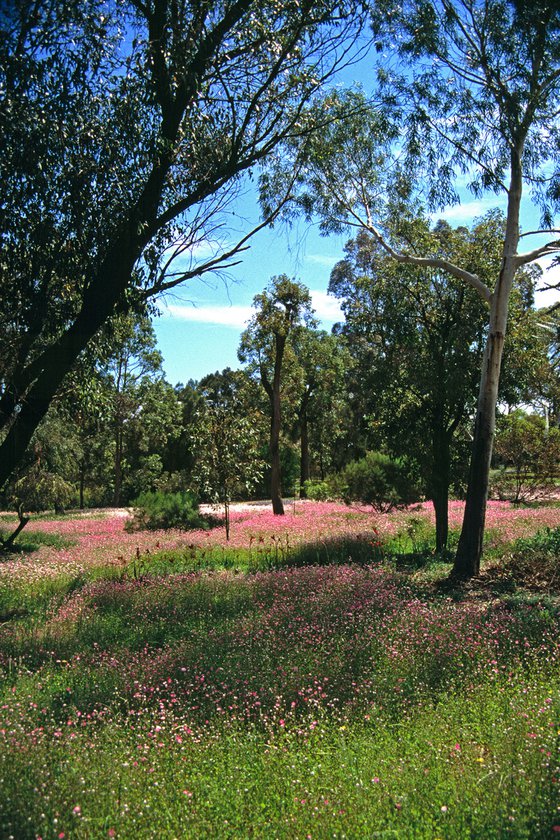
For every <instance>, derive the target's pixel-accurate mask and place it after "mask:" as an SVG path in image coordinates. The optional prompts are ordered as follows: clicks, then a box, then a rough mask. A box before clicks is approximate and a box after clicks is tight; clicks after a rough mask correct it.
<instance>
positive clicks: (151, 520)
mask: <svg viewBox="0 0 560 840" xmlns="http://www.w3.org/2000/svg"><path fill="white" fill-rule="evenodd" d="M132 507H133V508H134V515H133V518H132V520H129V522H128V523H127V526H126V528H127V530H128V531H138V530H145V529H146V530H149V531H157V530H159V529H160V528H182V529H185V530H188V529H192V528H207V527H208V526H209V520H208V518H207V517H204V516H202V514H201V513H200V512H199V510H198V500H197V499H196V498H195V496H194V495H193V494H192V493H189V492H187V491H181V492H178V493H162V492H161V491H159V492H151V491H150V492H145V493H141V494H140V495H139V496H138V498H136V499H135V500H134V501H133V502H132Z"/></svg>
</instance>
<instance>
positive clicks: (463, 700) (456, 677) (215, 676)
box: [0, 503, 560, 840]
mask: <svg viewBox="0 0 560 840" xmlns="http://www.w3.org/2000/svg"><path fill="white" fill-rule="evenodd" d="M453 517H455V519H454V518H453ZM459 518H460V508H459V506H455V507H454V508H453V511H452V521H453V522H454V523H455V524H457V523H458V521H459ZM455 520H456V521H455ZM489 525H490V528H489V539H488V560H487V563H486V566H485V570H484V573H483V575H482V577H481V580H480V581H478V582H477V583H475V584H473V585H470V586H466V587H463V588H459V589H458V588H449V586H448V585H447V584H446V582H445V579H446V576H447V573H448V571H449V566H448V564H446V563H444V562H442V561H441V559H440V558H436V557H434V556H433V554H432V552H431V550H430V543H431V541H432V540H433V516H432V513H431V510H430V509H429V508H427V507H422V508H419V509H417V510H415V511H412V512H408V513H406V514H397V515H395V516H392V517H389V516H385V517H376V518H372V516H371V514H369V513H364V512H359V511H352V510H348V509H346V508H343V507H341V506H338V505H321V504H310V503H308V504H306V505H301V506H300V507H299V508H296V510H295V512H294V511H291V512H290V514H289V515H288V516H286V517H285V518H284V519H283V520H281V519H280V518H276V519H272V517H270V515H269V514H268V512H267V511H262V510H261V511H259V510H255V511H240V512H238V513H236V515H235V521H234V523H233V532H232V537H233V538H232V540H231V541H230V543H229V544H227V543H226V542H225V540H224V537H223V534H222V532H221V531H219V530H216V531H212V532H201V533H189V534H180V533H177V532H175V533H167V534H165V533H161V532H160V533H157V534H149V535H147V534H146V535H145V534H126V533H125V532H124V530H123V519H122V517H120V518H119V517H117V516H114V515H112V516H106V517H102V518H93V517H89V518H88V517H78V518H69V519H67V520H65V521H50V520H47V519H44V520H41V521H40V522H37V523H34V524H33V525H32V526H30V527H31V528H35V529H36V530H37V531H38V532H40V533H42V534H43V535H45V534H55V535H57V537H59V538H61V539H62V540H63V543H62V545H60V544H54V545H53V544H46V543H48V542H49V541H48V540H47V541H46V542H45V541H43V542H40V543H39V544H38V545H37V546H36V551H34V552H33V553H28V551H27V550H26V552H25V553H23V554H21V555H19V556H13V557H11V558H9V559H7V560H5V561H4V562H3V563H2V564H0V620H1V621H2V624H1V625H0V836H1V837H2V838H9V837H13V838H15V840H26V838H38V837H40V838H43V840H47V838H49V840H50V838H59V840H63V838H76V839H77V840H81V838H105V837H120V838H170V839H171V838H193V840H194V838H197V839H198V838H206V837H207V838H342V837H347V838H373V837H389V838H391V837H402V838H481V840H482V838H502V837H513V838H531V839H532V838H549V837H554V836H559V837H560V811H559V810H558V806H559V797H558V779H559V776H560V766H559V763H560V759H559V751H558V746H559V743H560V691H559V689H560V668H559V665H560V642H559V639H560V635H559V633H558V631H559V624H560V614H559V608H558V595H557V591H558V580H557V572H558V553H559V551H558V548H559V545H560V537H559V536H558V532H557V531H556V530H555V529H556V528H557V527H558V526H559V525H560V510H559V509H557V508H556V509H555V508H527V509H517V510H516V509H513V508H510V507H509V506H507V505H493V506H491V509H490V511H489ZM547 529H548V530H547ZM535 533H537V534H538V535H537V537H534V536H533V535H534V534H535ZM28 539H29V537H28ZM516 540H517V541H516ZM526 584H528V586H527V585H526Z"/></svg>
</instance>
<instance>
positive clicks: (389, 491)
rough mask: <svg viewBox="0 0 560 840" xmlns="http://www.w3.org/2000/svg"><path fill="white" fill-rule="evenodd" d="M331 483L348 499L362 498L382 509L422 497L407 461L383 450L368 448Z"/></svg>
mask: <svg viewBox="0 0 560 840" xmlns="http://www.w3.org/2000/svg"><path fill="white" fill-rule="evenodd" d="M332 486H333V490H338V495H339V496H340V497H341V498H343V499H344V501H345V502H347V503H350V502H361V503H362V504H366V505H371V506H372V507H373V508H374V510H376V511H379V512H387V511H390V510H393V509H394V508H399V507H406V506H407V505H409V504H412V502H415V501H418V498H419V494H418V490H417V488H416V487H415V486H414V483H413V481H412V480H411V477H410V474H409V471H408V469H407V467H406V466H405V464H404V463H403V462H402V461H400V460H398V459H393V458H390V457H389V456H388V455H384V454H383V453H382V452H368V453H367V454H366V455H365V457H363V458H360V460H358V461H353V462H352V463H350V464H348V465H347V466H346V467H345V468H344V470H343V471H342V472H341V473H339V475H338V476H336V477H335V479H334V480H333V482H332Z"/></svg>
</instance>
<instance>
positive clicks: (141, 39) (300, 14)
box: [0, 0, 361, 484]
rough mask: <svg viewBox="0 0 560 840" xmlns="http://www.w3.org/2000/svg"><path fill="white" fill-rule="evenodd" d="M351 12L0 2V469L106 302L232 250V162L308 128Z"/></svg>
mask: <svg viewBox="0 0 560 840" xmlns="http://www.w3.org/2000/svg"><path fill="white" fill-rule="evenodd" d="M360 23H361V19H360V14H359V8H358V7H355V6H354V4H353V2H352V0H350V2H349V3H345V2H331V0H325V1H324V2H323V0H321V2H314V3H307V2H306V3H300V2H299V0H293V2H292V0H289V2H286V3H281V4H279V3H277V2H272V0H271V1H270V2H269V0H226V2H209V3H208V2H198V1H196V0H195V2H187V0H178V2H177V1H176V0H118V1H117V0H108V2H106V3H104V4H102V5H100V4H99V3H97V2H94V1H93V0H86V2H83V0H52V2H49V3H36V2H32V0H17V2H14V3H7V4H6V3H4V4H2V6H1V8H0V36H1V37H0V91H1V103H0V108H1V118H2V140H3V144H2V145H3V155H2V161H1V162H0V167H1V168H0V174H1V180H2V197H1V207H2V213H1V218H0V279H1V283H0V288H1V292H0V323H1V327H2V329H1V330H0V335H1V338H0V342H1V344H0V358H1V359H2V361H1V363H0V364H1V367H0V430H3V433H4V439H3V442H2V443H1V445H0V484H3V483H4V481H5V480H6V478H7V477H8V476H9V475H10V473H11V472H12V471H13V469H14V468H15V467H16V466H17V464H18V463H19V462H20V461H21V458H22V457H23V453H24V451H25V448H26V446H27V445H28V443H29V441H30V439H31V436H32V434H33V431H34V430H35V428H36V427H37V425H38V424H39V422H40V421H41V419H42V418H43V417H44V415H45V413H46V411H47V409H48V407H49V405H50V403H51V401H52V399H53V396H54V394H55V393H56V392H57V390H58V389H59V388H60V385H61V383H62V382H63V380H64V377H65V376H66V375H67V374H68V372H69V371H70V370H71V368H72V366H73V365H74V364H75V362H76V360H77V359H78V357H79V356H80V354H81V353H82V352H83V351H84V348H86V347H87V345H88V342H90V341H91V339H92V337H93V336H94V335H95V334H96V333H97V332H98V331H99V329H100V327H101V326H102V324H103V323H104V322H105V321H106V320H107V318H108V317H109V316H111V315H112V314H113V313H115V312H116V311H123V312H126V311H130V310H131V309H134V308H136V307H137V306H139V305H140V304H142V302H143V301H145V300H146V299H149V298H151V297H153V296H154V295H157V294H160V293H162V292H164V291H166V290H169V289H170V288H173V287H174V286H176V285H177V284H178V283H180V282H183V281H185V280H188V279H189V278H191V277H193V276H198V275H200V274H203V273H205V272H208V271H213V270H217V269H218V268H219V267H224V266H227V265H231V263H232V260H234V258H235V255H236V254H238V253H239V252H240V251H241V250H243V248H244V247H245V244H246V241H247V236H248V235H242V236H241V238H240V239H239V240H238V241H237V242H233V244H232V243H231V240H229V242H228V240H227V237H226V236H225V235H223V234H222V231H221V226H222V225H223V222H224V218H225V217H226V214H227V210H228V206H229V202H230V201H231V199H232V198H233V197H234V195H235V193H236V190H238V188H239V186H240V182H241V178H242V176H243V175H244V173H249V172H250V171H251V170H252V169H253V168H254V167H256V166H258V165H259V164H260V163H261V162H262V161H263V160H265V159H266V158H267V156H269V155H271V154H272V153H273V152H274V151H275V150H276V149H277V148H279V146H280V145H281V144H282V143H284V142H287V141H288V140H290V141H291V142H294V141H296V139H297V138H300V139H301V138H303V137H306V136H307V135H308V134H309V132H311V131H312V130H313V129H314V128H316V127H317V115H318V112H317V111H316V110H313V108H312V105H313V102H314V99H315V97H316V95H317V92H318V91H319V90H320V89H321V87H322V85H323V84H324V83H325V81H326V80H327V79H328V78H329V77H330V75H331V73H332V72H333V71H334V70H335V69H336V68H337V67H338V66H340V64H341V63H343V62H344V61H345V60H348V58H349V56H350V54H351V53H352V51H353V50H354V39H353V37H352V33H355V32H356V31H358V29H359V27H360ZM282 201H283V199H281V200H280V202H279V204H282ZM277 209H278V205H275V206H274V207H271V208H270V212H269V213H268V214H267V218H266V219H264V220H263V224H264V223H266V222H268V221H270V219H271V218H273V217H274V215H275V213H276V211H277ZM202 243H204V244H205V245H206V247H207V248H209V249H210V253H209V251H208V250H206V251H203V250H202V249H201V248H200V246H201V244H202ZM203 253H205V254H206V256H201V254H203Z"/></svg>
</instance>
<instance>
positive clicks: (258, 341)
mask: <svg viewBox="0 0 560 840" xmlns="http://www.w3.org/2000/svg"><path fill="white" fill-rule="evenodd" d="M253 307H254V309H255V310H256V311H255V314H254V315H253V317H252V318H251V320H250V321H249V323H248V325H247V328H246V330H245V331H244V332H243V334H242V336H241V343H240V347H239V352H238V355H239V360H240V361H241V362H243V363H246V364H247V365H248V366H249V370H250V371H251V372H252V373H253V375H254V376H255V377H257V378H258V379H259V381H260V383H261V385H262V386H263V388H264V390H265V392H266V394H267V397H268V400H269V405H270V469H271V477H270V492H271V498H272V510H273V511H274V513H275V514H277V515H283V513H284V505H283V503H282V489H281V480H280V430H281V427H282V365H283V362H284V355H285V353H286V350H287V347H289V344H288V343H289V342H290V341H291V340H293V339H294V334H297V332H298V330H299V329H300V328H301V327H302V326H308V327H309V326H315V321H314V319H313V314H312V313H313V310H312V308H311V295H310V294H309V289H307V288H306V287H305V286H304V285H303V284H302V283H298V282H297V281H295V280H290V278H289V277H287V276H286V275H285V274H281V275H279V276H277V277H273V278H272V279H271V281H270V283H269V285H268V287H267V288H266V289H265V290H264V291H263V292H262V293H261V294H260V295H256V296H255V298H254V300H253Z"/></svg>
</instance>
